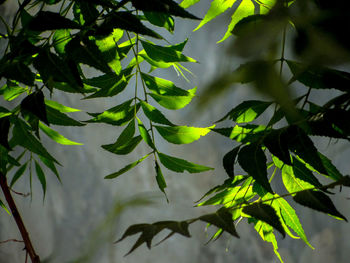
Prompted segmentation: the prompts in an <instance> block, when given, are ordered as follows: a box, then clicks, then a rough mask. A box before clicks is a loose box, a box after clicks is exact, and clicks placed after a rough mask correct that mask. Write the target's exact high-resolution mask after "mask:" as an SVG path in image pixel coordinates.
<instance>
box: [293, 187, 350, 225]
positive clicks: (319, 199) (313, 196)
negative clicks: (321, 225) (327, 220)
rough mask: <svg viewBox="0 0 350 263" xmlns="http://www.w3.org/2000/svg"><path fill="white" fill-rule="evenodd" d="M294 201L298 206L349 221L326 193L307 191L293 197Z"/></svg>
mask: <svg viewBox="0 0 350 263" xmlns="http://www.w3.org/2000/svg"><path fill="white" fill-rule="evenodd" d="M293 200H294V201H295V202H297V203H298V204H301V205H303V206H306V207H309V208H311V209H314V210H317V211H320V212H323V213H326V214H330V215H332V216H335V217H337V218H341V219H343V220H345V221H348V220H347V219H346V218H345V216H343V215H342V214H341V213H340V212H339V211H338V210H337V209H336V208H335V206H334V204H333V202H332V200H331V199H330V198H329V197H328V196H327V195H326V194H324V193H322V192H319V191H313V190H305V191H301V192H298V193H297V194H296V195H295V196H293Z"/></svg>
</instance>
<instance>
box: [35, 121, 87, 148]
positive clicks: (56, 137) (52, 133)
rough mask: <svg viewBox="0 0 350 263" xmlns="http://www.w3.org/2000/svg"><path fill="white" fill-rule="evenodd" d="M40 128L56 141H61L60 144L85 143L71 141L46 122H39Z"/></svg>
mask: <svg viewBox="0 0 350 263" xmlns="http://www.w3.org/2000/svg"><path fill="white" fill-rule="evenodd" d="M39 128H40V129H41V130H42V131H43V132H44V133H45V134H46V135H47V136H48V137H50V138H51V139H52V140H54V141H55V142H57V143H59V144H63V145H83V144H82V143H79V142H74V141H71V140H69V139H67V138H66V137H64V136H63V135H61V134H60V133H58V132H57V131H55V130H53V129H51V128H49V127H47V126H46V125H45V124H43V123H42V122H39Z"/></svg>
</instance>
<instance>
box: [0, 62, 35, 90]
mask: <svg viewBox="0 0 350 263" xmlns="http://www.w3.org/2000/svg"><path fill="white" fill-rule="evenodd" d="M2 77H5V78H7V79H11V80H16V81H18V82H21V83H23V84H26V85H29V86H32V85H33V84H34V79H35V75H34V74H33V72H32V71H31V70H30V68H29V67H28V66H27V65H25V64H24V63H23V62H21V61H16V60H12V61H4V59H2V60H1V61H0V78H2Z"/></svg>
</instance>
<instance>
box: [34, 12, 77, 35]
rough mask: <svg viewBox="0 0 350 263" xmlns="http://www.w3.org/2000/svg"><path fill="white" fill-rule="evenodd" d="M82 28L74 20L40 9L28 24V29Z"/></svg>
mask: <svg viewBox="0 0 350 263" xmlns="http://www.w3.org/2000/svg"><path fill="white" fill-rule="evenodd" d="M70 28H72V29H80V26H79V25H78V24H77V23H75V22H74V21H72V20H70V19H68V18H65V17H63V16H61V15H60V14H58V13H54V12H50V11H40V12H39V13H38V14H37V15H36V16H35V17H34V18H33V19H32V20H31V21H30V22H29V23H28V25H27V29H28V30H33V31H46V30H56V29H70Z"/></svg>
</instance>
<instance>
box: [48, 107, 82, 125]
mask: <svg viewBox="0 0 350 263" xmlns="http://www.w3.org/2000/svg"><path fill="white" fill-rule="evenodd" d="M62 106H63V105H62ZM66 110H67V109H66V108H62V107H60V106H58V105H57V104H56V105H52V104H51V103H46V114H47V119H48V121H49V123H51V124H55V125H61V126H84V125H85V124H83V123H81V122H79V121H76V120H74V119H72V118H70V117H68V116H67V115H66V114H64V113H63V112H66Z"/></svg>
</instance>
